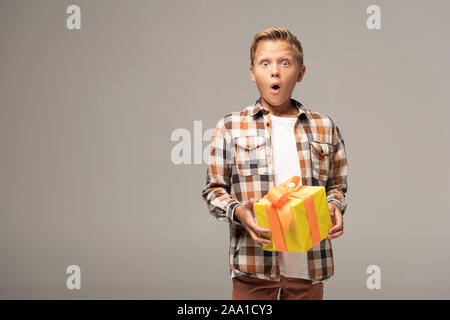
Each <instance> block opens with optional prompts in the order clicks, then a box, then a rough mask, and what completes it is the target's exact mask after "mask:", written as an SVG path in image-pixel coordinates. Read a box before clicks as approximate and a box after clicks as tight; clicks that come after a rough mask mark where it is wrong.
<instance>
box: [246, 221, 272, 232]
mask: <svg viewBox="0 0 450 320" xmlns="http://www.w3.org/2000/svg"><path fill="white" fill-rule="evenodd" d="M249 227H250V228H251V229H252V231H253V232H255V233H256V234H259V233H268V234H270V233H271V231H270V229H264V228H261V227H260V226H259V225H258V224H257V223H256V222H255V223H252V225H250V226H249Z"/></svg>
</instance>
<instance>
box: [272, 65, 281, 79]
mask: <svg viewBox="0 0 450 320" xmlns="http://www.w3.org/2000/svg"><path fill="white" fill-rule="evenodd" d="M271 74H272V77H278V76H279V75H280V69H279V68H278V65H277V64H273V65H272V70H271Z"/></svg>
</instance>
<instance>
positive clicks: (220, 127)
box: [202, 98, 347, 283]
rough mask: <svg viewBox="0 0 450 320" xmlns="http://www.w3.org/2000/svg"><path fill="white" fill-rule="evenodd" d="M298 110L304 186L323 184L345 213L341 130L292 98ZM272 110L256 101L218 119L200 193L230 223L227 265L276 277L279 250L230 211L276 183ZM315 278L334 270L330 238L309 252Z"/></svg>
mask: <svg viewBox="0 0 450 320" xmlns="http://www.w3.org/2000/svg"><path fill="white" fill-rule="evenodd" d="M291 102H292V104H293V105H294V106H295V107H297V108H298V110H299V113H298V116H297V118H298V119H297V121H296V124H295V139H296V143H297V151H298V157H299V161H300V169H301V178H302V185H312V186H324V187H325V189H326V191H327V199H328V202H334V203H335V204H337V205H338V207H339V208H340V210H341V212H342V214H344V212H345V209H346V207H347V204H346V200H345V193H346V192H347V158H346V154H345V145H344V140H343V138H342V135H341V133H340V131H339V129H338V127H337V126H336V125H335V124H334V122H333V120H332V119H331V118H329V117H327V116H325V115H322V114H320V113H317V112H314V111H311V110H308V109H306V108H305V107H304V106H303V105H302V104H301V103H300V102H298V101H296V100H294V99H291ZM273 168H274V166H273V157H272V141H271V120H270V112H269V110H268V109H266V108H265V107H263V106H262V105H261V103H260V98H259V99H257V100H256V102H255V103H254V105H252V106H248V107H246V108H244V109H242V110H239V111H236V112H231V113H228V114H226V115H225V116H224V117H223V118H222V119H220V120H219V121H218V122H217V125H216V128H215V132H214V136H213V138H212V139H211V144H210V162H209V164H208V169H207V175H206V186H205V188H204V189H203V190H202V197H203V199H204V200H205V201H206V204H207V206H208V209H209V211H210V213H211V214H212V215H213V216H215V217H216V218H217V219H218V220H222V221H227V222H228V223H229V228H230V248H229V264H230V268H231V270H233V271H234V273H235V274H237V275H247V276H252V277H257V278H260V279H267V280H272V281H280V269H279V262H278V253H277V252H276V251H275V252H272V251H264V250H263V249H262V247H261V245H260V244H258V243H256V242H254V241H253V239H252V238H251V237H250V235H249V234H248V232H247V230H246V229H245V228H244V227H243V226H242V225H241V223H240V222H239V219H237V218H236V217H235V216H234V210H235V209H236V207H237V206H238V205H240V204H243V203H244V202H246V201H248V200H249V199H251V198H255V199H260V198H262V197H263V196H264V195H265V194H266V193H267V192H268V191H269V189H270V188H271V187H273V186H274V185H275V183H274V172H273V170H274V169H273ZM307 256H308V265H309V271H310V276H311V279H312V281H313V283H318V282H321V281H323V280H325V279H328V278H330V277H331V276H332V275H333V273H334V262H333V251H332V248H331V241H330V240H328V239H324V240H322V241H321V242H320V243H319V244H317V245H316V246H315V247H313V248H312V249H311V250H309V251H308V254H307Z"/></svg>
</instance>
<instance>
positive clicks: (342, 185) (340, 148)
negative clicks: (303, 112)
mask: <svg viewBox="0 0 450 320" xmlns="http://www.w3.org/2000/svg"><path fill="white" fill-rule="evenodd" d="M333 151H334V152H333V153H332V156H333V158H332V159H331V162H330V170H329V175H328V181H327V185H326V190H327V199H328V202H329V203H330V202H332V203H334V204H336V205H337V206H338V207H339V209H340V211H341V213H342V215H343V214H344V212H345V209H346V208H347V201H346V199H345V193H346V192H347V189H348V186H347V156H346V153H345V144H344V139H343V138H342V135H341V132H340V131H339V128H338V127H337V126H335V125H334V123H333Z"/></svg>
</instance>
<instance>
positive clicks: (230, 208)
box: [227, 200, 244, 226]
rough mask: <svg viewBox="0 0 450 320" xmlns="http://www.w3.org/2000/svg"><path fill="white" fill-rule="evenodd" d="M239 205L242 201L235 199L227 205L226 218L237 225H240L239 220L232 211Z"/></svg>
mask: <svg viewBox="0 0 450 320" xmlns="http://www.w3.org/2000/svg"><path fill="white" fill-rule="evenodd" d="M239 205H244V204H243V203H242V202H240V201H238V200H236V201H235V202H232V203H231V204H230V205H229V206H228V212H227V215H228V219H229V220H230V222H231V223H234V224H237V225H239V226H242V224H241V222H240V221H239V219H238V217H236V216H235V215H234V211H235V210H236V208H237V207H238V206H239Z"/></svg>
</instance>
